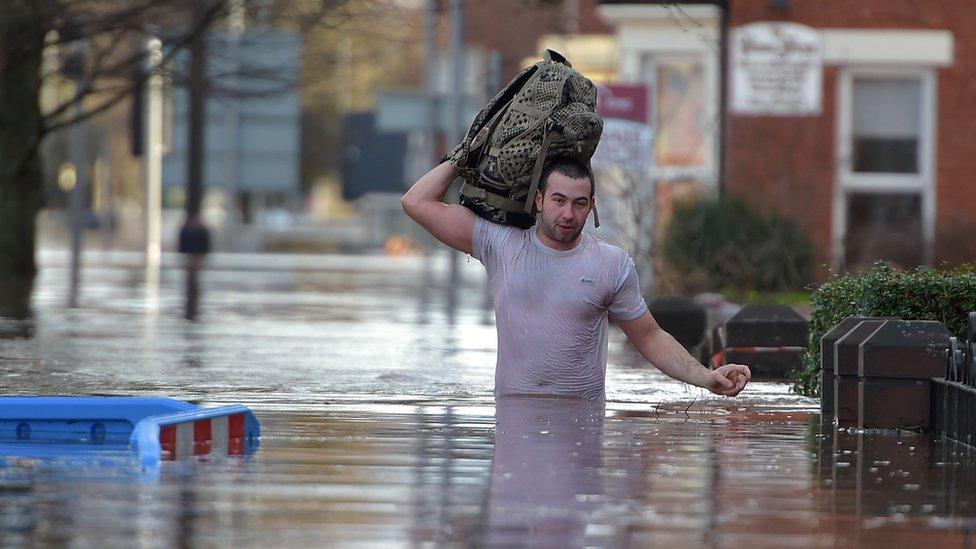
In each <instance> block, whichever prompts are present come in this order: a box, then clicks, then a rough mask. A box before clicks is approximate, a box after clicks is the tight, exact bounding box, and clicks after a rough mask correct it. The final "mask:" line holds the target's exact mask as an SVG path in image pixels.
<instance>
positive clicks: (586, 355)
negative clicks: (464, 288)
mask: <svg viewBox="0 0 976 549" xmlns="http://www.w3.org/2000/svg"><path fill="white" fill-rule="evenodd" d="M471 243H472V252H471V255H473V256H474V257H475V258H476V259H478V260H479V261H481V263H482V264H484V266H485V269H486V270H487V271H488V278H489V280H490V281H491V290H492V294H493V296H494V299H495V323H496V325H497V329H498V362H497V364H496V366H495V394H496V395H498V396H501V395H510V394H547V395H565V396H576V397H582V398H588V399H603V398H604V377H605V374H606V366H607V338H608V330H609V327H608V322H607V320H608V316H609V318H611V319H613V320H633V319H635V318H637V317H639V316H641V315H643V314H644V313H645V312H646V311H647V304H646V303H645V302H644V298H643V296H642V295H641V292H640V284H639V283H638V280H637V271H636V269H635V268H634V261H633V260H632V259H631V258H630V257H629V256H628V255H627V254H626V253H625V252H624V251H623V250H621V249H620V248H618V247H616V246H612V245H610V244H607V243H606V242H603V241H602V240H600V239H598V238H596V237H595V236H593V235H590V234H587V233H585V232H584V233H583V236H582V238H581V239H580V242H579V244H578V245H577V246H576V247H575V248H573V249H572V250H566V251H561V250H554V249H552V248H550V247H548V246H546V245H545V244H543V243H542V242H540V241H539V237H538V235H537V234H536V228H535V227H532V228H530V229H528V230H522V229H519V228H517V227H510V226H506V225H499V224H497V223H491V222H489V221H485V220H484V219H481V218H477V220H476V221H475V226H474V233H473V234H472V236H471Z"/></svg>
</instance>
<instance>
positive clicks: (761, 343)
mask: <svg viewBox="0 0 976 549" xmlns="http://www.w3.org/2000/svg"><path fill="white" fill-rule="evenodd" d="M722 336H723V339H724V343H725V348H724V350H723V352H724V361H725V362H726V363H736V364H745V365H747V366H749V368H750V369H751V370H752V374H753V376H754V377H778V378H782V377H787V376H789V374H790V373H791V372H792V371H793V370H794V369H796V368H798V367H799V366H800V365H801V354H802V352H803V349H804V348H805V347H806V344H807V321H806V319H805V318H803V317H802V316H800V314H799V313H797V312H796V311H795V310H794V309H793V308H792V307H788V306H786V305H746V306H745V307H743V308H742V310H740V311H739V312H738V313H736V314H735V315H733V316H732V317H731V318H729V319H728V320H727V321H725V326H724V328H723V330H722Z"/></svg>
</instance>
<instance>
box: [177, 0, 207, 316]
mask: <svg viewBox="0 0 976 549" xmlns="http://www.w3.org/2000/svg"><path fill="white" fill-rule="evenodd" d="M206 9H207V6H206V0H193V27H194V28H195V29H197V30H196V32H195V33H194V35H193V37H192V38H191V39H190V44H189V46H190V111H189V121H188V122H189V123H188V126H189V135H188V139H187V180H186V220H185V222H184V224H183V227H182V228H181V229H180V236H179V252H180V253H181V254H183V255H184V257H185V262H184V264H185V267H186V311H185V315H184V316H185V317H186V318H187V319H190V320H193V319H195V318H196V315H197V305H198V301H199V286H198V283H197V275H198V274H199V272H200V269H201V268H202V267H203V260H204V258H205V257H206V255H207V254H208V253H210V231H209V230H208V229H207V226H206V225H205V224H204V222H203V216H202V214H201V211H200V209H201V204H202V202H203V147H204V134H203V130H204V122H205V120H204V117H205V116H206V89H205V86H206V62H207V52H206V39H205V36H204V32H203V30H202V26H203V19H204V17H205V16H206Z"/></svg>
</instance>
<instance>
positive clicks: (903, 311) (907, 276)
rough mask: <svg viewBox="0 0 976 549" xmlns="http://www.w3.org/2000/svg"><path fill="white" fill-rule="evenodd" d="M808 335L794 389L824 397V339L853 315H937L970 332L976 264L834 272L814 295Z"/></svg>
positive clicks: (954, 329)
mask: <svg viewBox="0 0 976 549" xmlns="http://www.w3.org/2000/svg"><path fill="white" fill-rule="evenodd" d="M810 306H811V309H810V340H809V342H808V345H807V349H806V351H804V354H803V365H802V367H801V369H799V370H797V371H795V372H794V375H793V381H794V383H793V390H794V391H795V392H797V393H799V394H802V395H807V396H820V338H821V337H823V335H824V334H825V333H827V332H828V331H830V329H831V328H833V327H834V326H836V325H837V324H838V323H840V321H842V320H844V319H845V318H847V317H849V316H892V317H897V318H902V319H905V320H938V321H939V322H941V323H942V324H944V325H945V326H946V328H948V330H949V331H950V332H951V333H952V334H953V335H955V336H957V337H964V336H965V334H966V328H967V322H968V316H969V312H970V311H976V265H972V264H967V265H963V266H962V267H959V268H956V269H951V270H933V269H929V268H924V267H918V268H916V269H913V270H909V271H901V270H895V269H893V268H891V266H889V265H888V264H887V263H884V262H879V263H876V264H875V266H874V267H873V268H872V269H871V270H870V271H867V272H866V273H863V274H849V275H845V276H841V277H836V278H834V279H832V280H830V281H828V282H825V283H824V284H822V285H820V287H819V288H816V289H815V290H814V291H813V293H812V294H811V296H810Z"/></svg>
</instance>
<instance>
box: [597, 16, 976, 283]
mask: <svg viewBox="0 0 976 549" xmlns="http://www.w3.org/2000/svg"><path fill="white" fill-rule="evenodd" d="M601 4H602V5H601V6H600V7H599V8H598V11H599V13H600V15H601V16H602V17H603V19H604V20H605V21H606V22H607V23H608V24H609V25H611V26H612V27H613V28H614V30H615V33H616V36H617V39H618V47H619V51H620V74H619V76H620V78H621V80H623V81H644V82H648V83H649V84H650V85H651V86H652V103H653V106H652V109H651V110H652V118H653V125H654V127H655V130H654V131H655V138H654V154H653V157H654V169H653V177H654V178H655V180H656V181H657V182H658V185H659V186H658V194H659V196H658V202H659V206H661V203H662V202H665V203H666V202H667V198H668V196H669V195H676V194H681V193H682V192H683V189H686V190H687V188H689V187H690V188H691V189H692V191H691V192H694V189H695V188H697V189H698V190H699V191H702V190H704V191H706V192H708V191H718V190H721V191H722V192H728V193H730V194H734V195H736V196H739V197H741V198H743V199H745V200H746V201H747V202H748V203H750V204H751V205H753V206H755V207H757V208H758V209H761V210H764V211H770V210H773V211H777V212H779V213H781V214H784V215H786V216H787V217H789V218H790V219H792V220H793V221H795V222H796V223H797V224H798V225H799V226H800V228H801V229H802V230H803V231H804V232H805V233H806V234H807V235H808V236H809V238H810V239H811V241H812V243H813V245H814V248H815V253H816V259H817V264H826V265H830V266H831V267H832V268H833V269H835V270H849V269H860V268H864V267H866V266H870V265H871V264H872V263H873V262H874V261H875V260H878V259H886V260H890V261H893V262H894V263H896V264H898V265H901V266H913V265H919V264H929V265H938V264H941V263H942V262H945V261H948V262H952V263H958V262H963V261H971V260H972V258H973V257H976V241H974V240H973V239H971V238H969V237H968V235H972V234H974V233H976V215H974V214H976V195H974V193H971V192H967V190H968V188H969V182H968V179H969V177H971V174H972V173H973V172H974V171H976V156H974V155H972V154H970V153H969V151H970V150H971V149H972V146H973V141H974V139H976V127H974V126H976V116H974V114H976V105H974V104H973V102H972V101H967V97H971V96H972V90H973V89H974V87H976V72H974V70H973V69H974V68H976V67H973V64H974V62H976V61H974V54H976V51H974V50H976V36H974V35H973V34H972V32H970V31H968V29H969V28H971V26H972V25H973V23H976V12H974V11H973V10H972V9H971V7H969V8H967V7H966V3H965V2H933V3H925V4H924V5H922V4H918V3H917V2H912V1H910V0H864V1H861V2H858V3H856V5H854V4H851V3H850V2H844V1H842V0H817V1H803V2H799V1H790V0H736V1H723V2H677V3H670V2H669V3H663V2H643V3H639V2H626V3H625V2H616V1H604V2H602V3H601ZM723 9H724V10H727V11H725V12H724V13H723ZM723 30H724V31H725V33H724V36H726V37H727V39H726V40H724V41H723V39H722V38H723ZM723 60H724V62H725V63H726V65H725V67H726V73H727V76H726V78H727V79H726V80H725V81H726V82H727V83H728V87H725V89H723V86H722V85H721V84H722V74H723ZM967 94H968V95H967ZM723 97H724V105H725V106H726V108H727V113H726V114H725V116H724V120H723V109H722V107H723ZM723 122H724V124H723ZM723 126H724V127H725V128H726V135H725V138H724V139H722V128H723ZM723 149H724V150H723ZM723 153H724V155H725V158H724V162H723ZM723 172H724V173H723ZM662 183H663V185H662ZM720 187H721V189H720Z"/></svg>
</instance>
